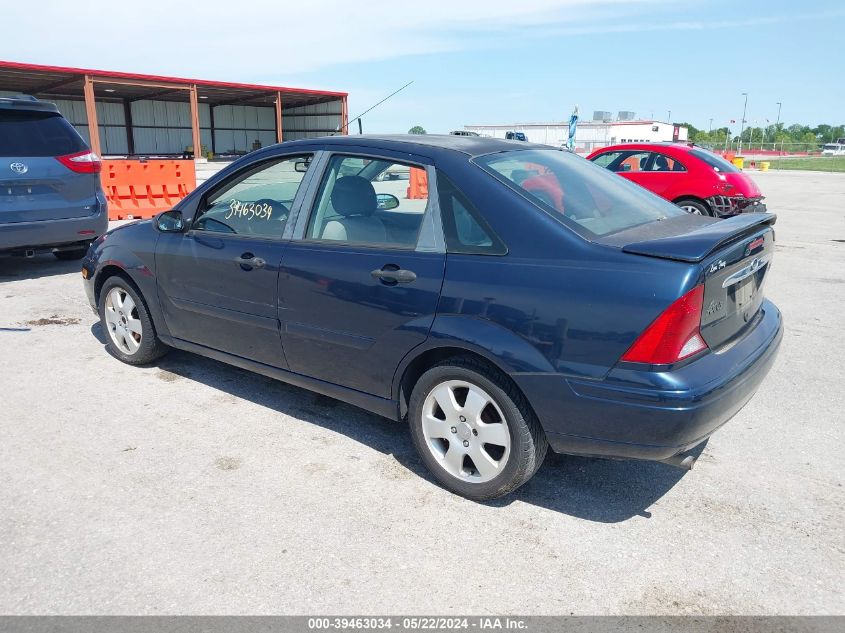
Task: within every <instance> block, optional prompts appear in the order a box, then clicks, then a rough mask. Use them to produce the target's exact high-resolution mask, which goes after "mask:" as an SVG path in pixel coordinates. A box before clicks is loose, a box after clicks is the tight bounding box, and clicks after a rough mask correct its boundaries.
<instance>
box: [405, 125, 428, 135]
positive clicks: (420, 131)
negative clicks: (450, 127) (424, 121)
mask: <svg viewBox="0 0 845 633" xmlns="http://www.w3.org/2000/svg"><path fill="white" fill-rule="evenodd" d="M408 134H426V131H425V128H424V127H423V126H422V125H415V126H414V127H412V128H411V129H410V130H408Z"/></svg>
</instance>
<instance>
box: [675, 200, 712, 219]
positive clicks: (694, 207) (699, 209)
mask: <svg viewBox="0 0 845 633" xmlns="http://www.w3.org/2000/svg"><path fill="white" fill-rule="evenodd" d="M675 204H677V205H678V206H679V207H681V208H682V209H683V210H684V211H686V212H687V213H691V214H693V215H708V216H709V215H713V213H712V212H711V211H710V207H708V206H707V205H706V204H704V203H703V202H699V201H698V200H678V201H677V202H676V203H675Z"/></svg>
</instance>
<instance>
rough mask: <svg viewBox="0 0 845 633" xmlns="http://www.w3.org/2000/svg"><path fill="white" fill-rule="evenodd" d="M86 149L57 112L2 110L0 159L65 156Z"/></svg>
mask: <svg viewBox="0 0 845 633" xmlns="http://www.w3.org/2000/svg"><path fill="white" fill-rule="evenodd" d="M85 149H87V147H86V145H85V141H84V140H82V137H81V136H79V133H78V132H77V131H76V130H75V129H74V128H73V126H72V125H71V124H70V123H68V122H67V119H65V118H64V117H62V116H61V115H59V114H56V113H55V112H26V111H21V110H0V156H3V157H12V158H16V157H39V156H64V155H65V154H73V153H76V152H81V151H83V150H85Z"/></svg>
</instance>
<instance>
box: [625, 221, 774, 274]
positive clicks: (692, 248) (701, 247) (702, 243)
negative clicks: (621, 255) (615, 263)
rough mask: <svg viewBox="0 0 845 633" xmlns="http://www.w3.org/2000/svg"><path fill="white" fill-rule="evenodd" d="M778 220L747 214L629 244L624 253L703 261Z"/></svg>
mask: <svg viewBox="0 0 845 633" xmlns="http://www.w3.org/2000/svg"><path fill="white" fill-rule="evenodd" d="M777 217H778V216H776V215H775V214H774V213H744V214H740V215H735V216H733V217H731V218H727V219H725V220H720V221H718V222H713V223H712V224H708V225H706V226H702V227H700V228H698V229H695V230H694V231H690V232H689V233H682V234H680V235H673V236H671V237H661V238H658V239H655V240H646V241H644V242H634V243H632V244H627V245H625V246H623V247H622V250H623V251H624V252H626V253H633V254H635V255H647V256H649V257H661V258H663V259H675V260H678V261H681V262H700V261H701V260H702V259H704V258H705V257H707V256H708V255H709V254H710V253H712V252H713V251H715V250H716V249H718V248H720V247H721V246H724V245H725V244H728V243H729V242H733V241H734V240H737V239H739V238H741V237H742V236H743V235H745V234H747V233H749V232H751V231H753V230H754V229H755V228H758V227H762V226H763V225H768V226H772V225H773V224H774V223H775V221H776V220H777Z"/></svg>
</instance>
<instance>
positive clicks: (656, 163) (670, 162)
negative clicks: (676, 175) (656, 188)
mask: <svg viewBox="0 0 845 633" xmlns="http://www.w3.org/2000/svg"><path fill="white" fill-rule="evenodd" d="M649 171H686V169H685V168H684V166H683V165H681V163H679V162H678V161H676V160H675V159H674V158H672V157H671V156H666V154H655V155H654V160H652V161H651V166H650V167H649Z"/></svg>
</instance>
